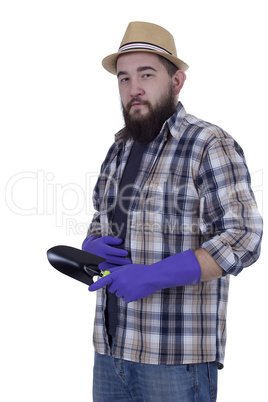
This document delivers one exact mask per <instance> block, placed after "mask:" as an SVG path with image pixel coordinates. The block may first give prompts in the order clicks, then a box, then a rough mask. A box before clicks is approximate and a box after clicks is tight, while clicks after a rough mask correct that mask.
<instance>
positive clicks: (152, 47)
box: [102, 21, 189, 74]
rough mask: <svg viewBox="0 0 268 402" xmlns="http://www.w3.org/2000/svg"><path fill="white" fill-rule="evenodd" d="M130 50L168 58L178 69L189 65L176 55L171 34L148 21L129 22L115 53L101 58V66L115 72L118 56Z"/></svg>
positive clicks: (185, 68)
mask: <svg viewBox="0 0 268 402" xmlns="http://www.w3.org/2000/svg"><path fill="white" fill-rule="evenodd" d="M130 52H150V53H155V54H159V55H160V56H162V57H165V58H166V59H168V60H170V61H171V62H172V63H173V64H175V66H177V67H178V70H182V71H186V70H187V68H188V67H189V66H188V65H187V64H186V63H184V61H182V60H180V59H179V58H178V57H177V51H176V46H175V42H174V38H173V36H172V35H171V34H170V33H169V32H168V31H167V30H166V29H164V28H162V27H160V26H159V25H156V24H151V23H149V22H137V21H135V22H130V24H129V25H128V27H127V30H126V32H125V35H124V37H123V40H122V42H121V45H120V47H119V50H118V52H117V53H113V54H111V55H110V56H107V57H105V58H104V59H103V60H102V65H103V67H104V68H105V69H106V70H107V71H109V72H110V73H112V74H116V62H117V59H118V57H119V56H120V55H121V54H124V53H130Z"/></svg>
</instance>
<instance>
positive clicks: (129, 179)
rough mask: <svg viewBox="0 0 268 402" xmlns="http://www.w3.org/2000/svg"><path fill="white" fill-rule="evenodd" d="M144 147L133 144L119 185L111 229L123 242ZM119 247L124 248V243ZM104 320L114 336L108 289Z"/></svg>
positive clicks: (111, 295) (114, 298)
mask: <svg viewBox="0 0 268 402" xmlns="http://www.w3.org/2000/svg"><path fill="white" fill-rule="evenodd" d="M146 147H147V144H146V143H142V142H137V141H136V142H134V144H133V146H132V149H131V152H130V155H129V157H128V160H127V164H126V167H125V170H124V172H123V176H122V178H121V181H120V184H119V189H118V198H117V203H116V206H115V211H114V216H113V225H112V228H113V235H114V236H116V237H120V239H123V240H124V239H125V237H126V230H127V216H128V210H129V204H130V200H131V195H132V189H133V184H134V182H135V180H136V177H137V174H138V171H139V167H140V164H141V160H142V156H143V153H144V151H145V149H146ZM119 247H121V248H124V243H123V244H122V245H121V246H119ZM127 258H130V256H129V255H128V256H127ZM105 320H106V329H107V333H108V334H109V335H111V336H115V334H116V326H117V296H116V295H115V294H114V293H110V292H109V291H108V289H107V304H106V310H105Z"/></svg>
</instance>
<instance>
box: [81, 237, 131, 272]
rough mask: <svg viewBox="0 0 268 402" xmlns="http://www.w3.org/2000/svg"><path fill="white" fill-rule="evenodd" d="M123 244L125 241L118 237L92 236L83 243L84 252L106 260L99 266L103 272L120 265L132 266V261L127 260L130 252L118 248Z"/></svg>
mask: <svg viewBox="0 0 268 402" xmlns="http://www.w3.org/2000/svg"><path fill="white" fill-rule="evenodd" d="M122 243H123V240H122V239H119V238H118V237H113V236H104V237H101V236H95V235H91V236H88V237H86V238H85V240H84V241H83V244H82V250H84V251H87V252H88V253H91V254H95V255H98V256H99V257H103V258H105V259H106V262H103V263H101V264H100V265H99V268H100V269H101V270H105V269H108V268H112V267H116V266H118V265H127V264H131V260H129V259H127V258H125V257H126V256H127V255H128V252H127V251H126V250H124V249H122V248H117V247H116V246H120V245H121V244H122Z"/></svg>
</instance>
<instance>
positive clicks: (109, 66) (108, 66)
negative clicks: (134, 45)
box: [102, 49, 189, 75]
mask: <svg viewBox="0 0 268 402" xmlns="http://www.w3.org/2000/svg"><path fill="white" fill-rule="evenodd" d="M134 52H147V53H153V54H158V55H159V56H162V57H164V58H165V59H167V60H169V61H171V62H172V63H173V64H175V66H176V67H178V70H182V71H186V70H187V69H188V68H189V66H188V64H186V63H185V62H184V61H182V60H180V59H178V58H177V57H175V56H172V55H171V54H166V53H163V52H157V51H155V50H148V49H131V50H125V51H124V52H118V53H113V54H110V55H109V56H107V57H105V58H104V59H103V60H102V66H103V67H104V68H105V70H107V71H108V72H109V73H111V74H114V75H116V74H117V71H116V63H117V59H118V57H119V56H122V55H123V54H126V53H134Z"/></svg>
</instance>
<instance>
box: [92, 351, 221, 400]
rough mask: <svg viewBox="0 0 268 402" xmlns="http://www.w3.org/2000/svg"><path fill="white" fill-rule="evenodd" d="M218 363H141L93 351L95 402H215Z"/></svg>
mask: <svg viewBox="0 0 268 402" xmlns="http://www.w3.org/2000/svg"><path fill="white" fill-rule="evenodd" d="M217 371H218V369H217V365H216V363H215V362H214V363H200V364H190V365H182V366H162V365H152V364H140V363H134V362H130V361H126V360H121V359H116V358H114V357H111V356H106V355H100V354H98V353H95V364H94V372H93V401H94V402H113V401H114V402H120V401H121V402H127V401H135V402H150V401H152V402H157V401H159V402H172V401H174V402H175V401H176V402H214V401H216V399H217Z"/></svg>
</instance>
